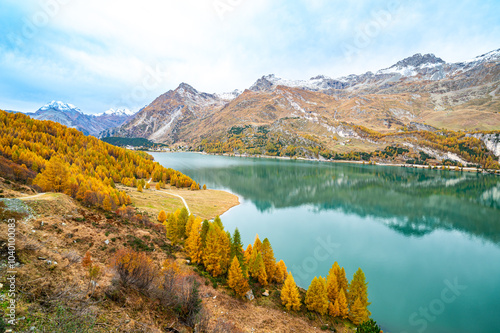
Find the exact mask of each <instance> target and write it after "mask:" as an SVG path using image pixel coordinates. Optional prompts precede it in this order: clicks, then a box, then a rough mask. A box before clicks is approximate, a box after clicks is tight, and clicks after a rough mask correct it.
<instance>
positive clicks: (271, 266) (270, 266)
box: [261, 238, 276, 281]
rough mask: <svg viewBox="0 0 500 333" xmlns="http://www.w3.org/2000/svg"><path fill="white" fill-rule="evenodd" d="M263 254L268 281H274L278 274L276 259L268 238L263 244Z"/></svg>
mask: <svg viewBox="0 0 500 333" xmlns="http://www.w3.org/2000/svg"><path fill="white" fill-rule="evenodd" d="M261 253H262V259H263V260H264V265H265V266H266V274H267V281H272V280H273V279H274V274H275V272H276V258H275V257H274V251H273V248H272V247H271V242H269V239H267V238H265V239H264V241H263V242H262V249H261Z"/></svg>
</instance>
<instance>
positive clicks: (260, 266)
mask: <svg viewBox="0 0 500 333" xmlns="http://www.w3.org/2000/svg"><path fill="white" fill-rule="evenodd" d="M255 267H256V271H257V277H256V278H257V279H258V280H259V283H260V284H261V285H263V286H267V283H268V280H267V274H266V266H265V265H264V260H263V259H262V255H261V254H260V253H259V252H257V259H256V260H255Z"/></svg>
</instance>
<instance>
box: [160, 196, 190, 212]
mask: <svg viewBox="0 0 500 333" xmlns="http://www.w3.org/2000/svg"><path fill="white" fill-rule="evenodd" d="M158 192H162V193H165V194H168V195H173V196H174V197H177V198H179V199H181V200H182V203H184V207H186V209H187V211H188V214H189V215H191V211H190V210H189V207H188V204H187V202H186V200H184V198H183V197H181V196H180V195H178V194H173V193H170V192H167V191H158Z"/></svg>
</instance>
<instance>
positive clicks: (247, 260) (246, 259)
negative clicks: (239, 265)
mask: <svg viewBox="0 0 500 333" xmlns="http://www.w3.org/2000/svg"><path fill="white" fill-rule="evenodd" d="M251 258H252V244H248V246H247V249H246V250H245V252H244V253H243V260H244V262H245V265H246V266H247V267H250V259H251Z"/></svg>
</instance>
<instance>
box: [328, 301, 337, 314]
mask: <svg viewBox="0 0 500 333" xmlns="http://www.w3.org/2000/svg"><path fill="white" fill-rule="evenodd" d="M328 314H329V315H330V316H332V317H339V316H340V309H339V299H338V298H337V299H336V300H335V302H333V303H332V302H330V303H328Z"/></svg>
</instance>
